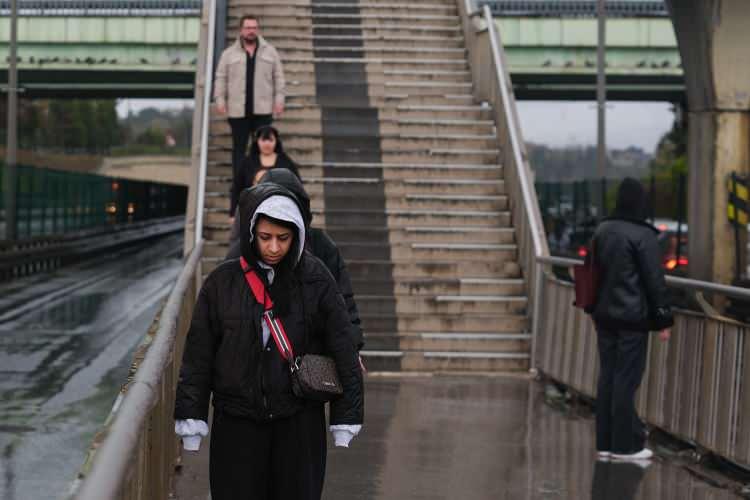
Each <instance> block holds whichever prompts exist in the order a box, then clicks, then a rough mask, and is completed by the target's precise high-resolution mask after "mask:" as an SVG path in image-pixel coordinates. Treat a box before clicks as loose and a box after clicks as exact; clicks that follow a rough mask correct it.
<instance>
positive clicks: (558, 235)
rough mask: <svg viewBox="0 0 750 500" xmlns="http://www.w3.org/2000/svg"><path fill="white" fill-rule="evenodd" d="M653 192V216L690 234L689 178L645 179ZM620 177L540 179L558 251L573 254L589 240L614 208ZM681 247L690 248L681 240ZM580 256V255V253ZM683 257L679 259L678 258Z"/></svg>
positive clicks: (661, 225)
mask: <svg viewBox="0 0 750 500" xmlns="http://www.w3.org/2000/svg"><path fill="white" fill-rule="evenodd" d="M641 182H642V183H643V185H644V187H645V188H646V190H647V192H648V193H649V201H650V205H649V207H648V216H649V218H650V219H651V220H652V221H653V222H654V223H655V224H656V225H657V226H658V227H659V228H660V229H661V230H662V231H665V230H666V231H669V232H671V233H682V234H681V236H680V239H681V238H682V237H683V236H684V237H686V236H687V223H686V213H687V206H686V200H687V196H686V178H685V176H684V175H675V176H673V177H667V178H656V177H647V178H644V179H641ZM619 185H620V180H618V179H604V180H581V181H571V182H537V183H536V191H537V197H538V199H539V209H540V211H541V214H542V219H543V221H544V227H545V232H546V234H547V239H548V242H549V246H550V252H551V253H552V254H554V255H561V256H573V255H576V254H578V252H579V250H580V248H581V247H582V246H585V245H587V244H588V241H589V240H590V238H591V235H592V234H593V232H594V229H595V228H596V225H597V224H598V223H599V221H600V220H601V219H602V218H603V217H606V216H607V215H608V214H610V213H611V212H612V210H614V207H615V199H616V196H617V189H618V187H619ZM678 243H679V246H680V248H679V249H678V250H681V251H683V253H684V252H686V251H687V248H686V245H685V246H684V247H683V245H682V243H683V242H681V241H678ZM579 256H580V255H579ZM678 260H679V259H678Z"/></svg>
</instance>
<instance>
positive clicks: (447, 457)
mask: <svg viewBox="0 0 750 500" xmlns="http://www.w3.org/2000/svg"><path fill="white" fill-rule="evenodd" d="M327 471H328V472H327V478H326V489H325V493H324V495H323V498H324V499H326V500H354V499H362V500H365V499H367V500H375V499H377V500H396V499H398V500H406V499H415V500H416V499H420V500H421V499H425V500H426V499H430V500H442V499H445V500H449V499H450V500H475V499H476V500H504V499H508V500H552V499H555V500H556V499H571V500H579V499H592V500H635V499H638V500H687V499H689V500H729V499H735V498H739V497H737V496H735V495H733V494H732V493H730V492H729V491H727V490H723V489H719V488H715V487H712V486H711V485H709V484H708V483H706V482H704V481H702V480H700V479H698V478H696V477H694V476H693V475H692V474H691V473H689V472H688V471H687V470H686V469H685V468H683V467H680V466H678V465H675V464H673V463H671V462H670V461H669V460H655V461H653V463H652V464H651V465H650V466H648V467H646V468H642V467H640V466H639V465H634V464H618V463H607V462H597V461H596V460H595V452H594V422H593V420H592V419H590V418H582V417H578V416H574V415H570V414H566V413H564V412H562V411H560V410H558V409H555V408H552V407H550V406H549V405H547V404H545V402H544V394H543V387H542V386H541V385H540V384H538V383H535V382H532V381H530V380H526V379H523V378H510V377H492V378H480V377H464V378H459V377H448V376H445V377H443V376H435V377H429V378H427V377H425V378H413V377H404V378H401V377H400V378H375V377H371V378H370V380H369V381H368V383H367V392H366V421H365V428H364V431H363V433H362V434H361V435H360V436H358V437H357V438H355V440H354V442H353V443H352V447H351V448H350V449H331V450H330V453H329V460H328V467H327Z"/></svg>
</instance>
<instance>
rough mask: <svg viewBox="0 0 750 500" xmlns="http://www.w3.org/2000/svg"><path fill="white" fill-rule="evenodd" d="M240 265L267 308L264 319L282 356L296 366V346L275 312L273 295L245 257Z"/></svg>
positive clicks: (259, 300)
mask: <svg viewBox="0 0 750 500" xmlns="http://www.w3.org/2000/svg"><path fill="white" fill-rule="evenodd" d="M240 265H241V266H242V271H243V272H244V273H245V280H246V281H247V284H248V285H250V290H252V291H253V295H254V296H255V300H256V301H257V302H258V304H262V305H263V307H264V309H265V312H264V313H263V321H265V323H266V326H268V329H269V330H270V331H271V336H272V337H273V341H274V342H275V343H276V348H277V349H278V350H279V354H281V357H282V358H284V359H285V360H287V361H288V362H289V363H291V364H292V366H295V363H294V348H293V347H292V343H291V342H290V341H289V337H287V335H286V330H284V325H283V324H282V323H281V320H280V319H279V318H277V317H275V316H274V314H273V300H271V297H270V296H269V295H268V294H267V293H266V287H265V285H264V284H263V282H262V281H261V279H260V278H259V277H258V275H257V274H256V273H255V270H254V269H253V268H251V267H250V266H249V265H248V263H247V261H246V260H245V258H244V257H240Z"/></svg>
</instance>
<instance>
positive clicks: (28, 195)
mask: <svg viewBox="0 0 750 500" xmlns="http://www.w3.org/2000/svg"><path fill="white" fill-rule="evenodd" d="M0 167H2V162H0ZM16 170H17V171H16V176H15V179H14V180H15V185H16V188H15V191H16V196H15V202H16V203H15V210H16V220H15V224H16V226H15V234H16V237H17V239H29V238H35V237H39V236H55V235H60V234H65V233H69V232H72V231H78V230H82V229H89V228H93V227H102V226H113V225H115V224H125V223H128V222H138V221H143V220H149V219H155V218H163V217H171V216H175V215H181V214H182V213H184V210H185V197H186V192H185V188H184V187H183V186H175V185H171V184H160V183H156V182H146V181H137V180H131V179H120V178H116V177H106V176H103V175H97V174H91V173H85V172H71V171H66V170H55V169H49V168H39V167H31V166H26V165H18V166H17V167H16ZM4 172H5V169H4V168H0V207H4V204H3V197H4V194H3V193H4V189H3V186H4V183H5V182H6V179H5V177H6V176H5V174H4ZM5 218H6V217H5V210H2V209H0V242H2V240H3V239H5V222H6V221H5Z"/></svg>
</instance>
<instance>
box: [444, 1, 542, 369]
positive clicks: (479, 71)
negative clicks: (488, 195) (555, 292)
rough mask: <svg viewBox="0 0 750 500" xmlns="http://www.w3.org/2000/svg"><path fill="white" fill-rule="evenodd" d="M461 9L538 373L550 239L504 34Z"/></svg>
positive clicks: (478, 13)
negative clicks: (485, 107) (488, 121)
mask: <svg viewBox="0 0 750 500" xmlns="http://www.w3.org/2000/svg"><path fill="white" fill-rule="evenodd" d="M458 7H459V11H460V14H461V19H462V23H463V31H464V39H465V41H466V46H467V49H468V52H469V64H470V67H471V73H472V81H473V82H474V97H475V98H476V99H477V100H479V101H480V102H483V103H485V102H486V103H488V104H489V105H490V106H492V113H493V118H494V121H495V128H496V134H497V140H498V144H499V146H500V161H501V165H502V167H503V175H504V179H505V191H506V193H507V196H508V200H509V208H510V211H511V217H512V220H513V226H514V228H515V231H516V244H517V247H518V262H519V264H520V266H521V270H522V272H523V276H524V278H525V280H526V284H527V293H528V295H529V300H528V306H529V307H528V311H530V312H531V316H532V318H531V319H532V327H531V331H532V348H531V365H530V366H531V367H532V369H533V367H534V363H535V359H534V356H535V352H536V338H537V330H538V325H539V315H540V311H539V303H540V300H539V299H540V297H539V294H540V293H541V289H542V287H541V282H540V280H541V278H542V269H541V265H540V264H539V263H538V262H537V259H538V258H540V257H548V256H549V247H548V246H547V237H546V235H545V232H544V225H543V223H542V217H541V214H540V211H539V202H538V200H537V196H536V191H535V189H534V180H533V173H532V171H531V168H530V166H529V163H528V156H527V153H526V146H525V144H524V141H523V136H522V134H521V128H520V125H519V121H518V112H517V109H516V99H515V95H514V94H513V86H512V84H511V81H510V74H509V72H508V64H507V61H506V58H505V51H504V49H503V45H502V41H501V38H500V33H499V32H498V30H497V26H496V24H495V22H494V20H493V18H492V13H491V11H490V8H489V7H488V6H486V5H485V6H484V7H483V8H482V9H481V10H476V9H474V6H473V3H472V1H471V0H458Z"/></svg>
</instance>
